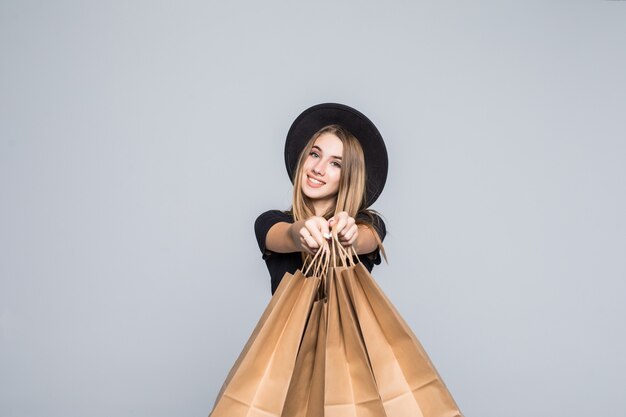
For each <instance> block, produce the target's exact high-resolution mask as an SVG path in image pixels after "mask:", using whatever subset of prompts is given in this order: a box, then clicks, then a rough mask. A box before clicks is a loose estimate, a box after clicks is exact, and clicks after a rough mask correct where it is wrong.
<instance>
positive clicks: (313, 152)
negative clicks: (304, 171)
mask: <svg viewBox="0 0 626 417" xmlns="http://www.w3.org/2000/svg"><path fill="white" fill-rule="evenodd" d="M309 155H310V156H312V157H313V158H319V157H320V155H319V154H318V153H317V152H315V151H311V152H310V153H309Z"/></svg>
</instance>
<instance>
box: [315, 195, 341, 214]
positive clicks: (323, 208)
mask: <svg viewBox="0 0 626 417" xmlns="http://www.w3.org/2000/svg"><path fill="white" fill-rule="evenodd" d="M312 203H313V208H314V209H315V215H316V216H320V217H321V216H324V214H326V212H327V211H328V210H329V209H330V208H331V207H333V205H335V204H336V201H335V199H334V198H330V199H324V200H313V201H312Z"/></svg>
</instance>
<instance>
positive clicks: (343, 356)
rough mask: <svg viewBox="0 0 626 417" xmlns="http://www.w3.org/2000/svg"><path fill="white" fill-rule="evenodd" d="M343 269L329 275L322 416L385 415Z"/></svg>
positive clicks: (372, 416) (380, 416)
mask: <svg viewBox="0 0 626 417" xmlns="http://www.w3.org/2000/svg"><path fill="white" fill-rule="evenodd" d="M345 269H346V268H345V267H336V268H331V269H330V272H329V274H328V278H329V280H330V281H329V283H330V285H329V294H328V340H327V349H326V353H327V359H326V360H327V366H326V398H325V411H326V413H325V416H330V417H335V416H336V417H340V416H341V417H344V416H345V417H349V416H353V417H386V414H385V409H384V407H383V403H382V400H381V398H380V395H379V393H378V387H377V385H376V381H375V380H374V374H373V372H372V369H371V367H370V363H369V358H368V354H367V351H366V348H365V344H364V341H363V338H362V336H361V334H360V329H359V324H358V322H357V319H356V314H355V312H354V307H353V306H352V303H351V301H350V297H349V294H348V292H347V290H346V285H345V283H344V279H343V273H342V272H343V271H344V270H345ZM329 364H330V366H329Z"/></svg>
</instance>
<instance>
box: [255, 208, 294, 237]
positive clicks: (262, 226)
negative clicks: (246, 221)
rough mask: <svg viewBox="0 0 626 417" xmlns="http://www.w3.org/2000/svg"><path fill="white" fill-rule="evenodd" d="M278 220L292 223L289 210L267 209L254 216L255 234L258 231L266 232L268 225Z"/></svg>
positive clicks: (270, 225) (278, 221)
mask: <svg viewBox="0 0 626 417" xmlns="http://www.w3.org/2000/svg"><path fill="white" fill-rule="evenodd" d="M280 222H287V223H293V216H292V215H291V212H289V211H282V210H268V211H266V212H264V213H261V214H260V215H259V217H257V218H256V220H255V222H254V230H255V231H256V232H257V234H258V233H260V232H263V234H266V233H267V231H268V230H269V229H270V227H272V226H273V225H275V224H276V223H280Z"/></svg>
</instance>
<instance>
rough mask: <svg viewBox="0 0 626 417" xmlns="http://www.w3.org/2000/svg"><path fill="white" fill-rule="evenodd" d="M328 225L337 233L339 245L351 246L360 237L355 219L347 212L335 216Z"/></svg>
mask: <svg viewBox="0 0 626 417" xmlns="http://www.w3.org/2000/svg"><path fill="white" fill-rule="evenodd" d="M328 224H329V225H330V226H331V227H332V228H333V230H335V231H336V232H337V237H338V238H339V243H341V244H342V245H343V246H350V245H352V244H354V242H356V239H357V238H358V237H359V228H358V226H357V225H356V221H355V220H354V217H350V216H349V215H348V213H346V212H345V211H341V212H339V213H337V214H335V215H334V216H333V217H331V218H330V220H328Z"/></svg>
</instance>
